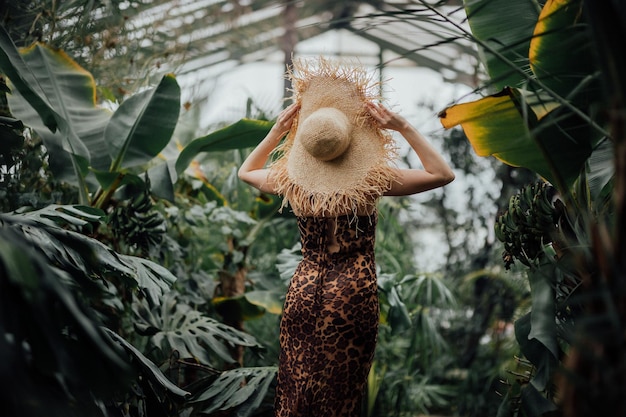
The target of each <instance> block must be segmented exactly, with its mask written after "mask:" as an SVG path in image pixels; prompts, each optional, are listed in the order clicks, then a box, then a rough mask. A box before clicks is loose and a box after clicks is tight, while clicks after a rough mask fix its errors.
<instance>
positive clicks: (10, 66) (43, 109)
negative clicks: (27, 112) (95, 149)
mask: <svg viewBox="0 0 626 417" xmlns="http://www.w3.org/2000/svg"><path fill="white" fill-rule="evenodd" d="M0 71H1V72H2V73H4V74H5V75H6V76H7V77H8V78H9V79H10V80H11V81H12V84H13V85H14V86H15V88H16V89H17V90H18V91H19V92H20V94H21V95H22V96H23V97H24V98H25V99H26V100H27V101H28V102H29V103H30V105H31V106H33V108H34V109H35V111H36V112H37V114H38V115H39V117H41V120H42V122H43V124H44V125H45V126H46V127H47V128H48V129H50V131H51V132H53V133H54V132H55V131H56V130H57V126H58V119H59V115H58V114H57V113H56V112H55V111H54V110H53V109H52V108H51V107H50V104H49V103H48V102H47V101H46V99H45V97H44V96H43V92H42V91H41V88H40V87H39V83H38V81H37V79H36V77H35V76H34V75H33V73H32V72H31V70H30V68H29V67H28V66H27V65H26V63H25V62H24V60H23V59H22V57H21V56H20V54H19V52H18V50H17V48H16V46H15V44H14V43H13V40H12V39H11V37H10V36H9V34H8V33H7V31H6V29H5V28H4V26H3V25H0Z"/></svg>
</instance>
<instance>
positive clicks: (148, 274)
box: [0, 206, 176, 303]
mask: <svg viewBox="0 0 626 417" xmlns="http://www.w3.org/2000/svg"><path fill="white" fill-rule="evenodd" d="M102 214H103V212H101V211H100V210H97V209H93V208H90V207H85V208H83V207H81V206H52V207H47V208H44V209H41V210H37V211H33V212H28V213H23V214H2V215H0V222H2V223H3V224H5V225H6V226H10V227H12V228H13V229H15V230H16V231H18V232H19V233H21V234H22V235H23V236H24V238H25V239H27V240H28V241H30V242H31V244H32V247H33V250H36V251H37V252H39V253H40V254H42V255H43V256H44V257H46V258H47V259H48V260H49V261H50V262H51V263H53V264H54V265H56V266H57V267H59V268H61V269H63V270H66V271H76V274H75V275H76V276H77V277H79V278H82V279H84V280H92V281H94V280H96V278H99V279H104V280H106V279H107V277H109V276H110V275H114V276H116V277H117V278H119V279H121V280H122V281H123V282H124V283H125V285H127V286H128V287H129V288H132V289H135V288H136V289H139V290H141V291H144V292H145V293H146V294H148V295H149V296H150V298H151V300H152V301H153V302H154V303H158V302H159V300H160V298H161V297H162V296H163V294H164V293H165V292H167V291H169V289H170V287H171V286H172V284H173V283H174V282H175V281H176V277H175V276H174V275H173V274H172V273H171V272H169V271H168V270H167V269H166V268H163V267H162V266H160V265H158V264H156V263H154V262H152V261H149V260H146V259H143V258H138V257H134V256H128V255H121V254H118V253H116V252H115V251H113V250H112V249H110V248H109V247H107V246H106V245H104V244H103V243H101V242H99V241H98V240H96V239H93V238H90V237H88V236H85V235H83V234H81V233H78V232H75V231H72V230H67V229H65V228H62V227H60V226H59V224H62V225H63V226H65V227H67V226H68V225H71V226H72V227H81V228H85V227H88V229H87V230H90V229H91V228H93V225H94V223H97V222H98V221H100V220H101V219H102V218H103V216H102Z"/></svg>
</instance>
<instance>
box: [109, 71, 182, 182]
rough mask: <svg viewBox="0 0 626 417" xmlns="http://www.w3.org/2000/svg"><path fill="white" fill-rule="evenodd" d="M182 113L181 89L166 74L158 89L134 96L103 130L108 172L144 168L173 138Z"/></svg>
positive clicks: (119, 109)
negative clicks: (109, 159)
mask: <svg viewBox="0 0 626 417" xmlns="http://www.w3.org/2000/svg"><path fill="white" fill-rule="evenodd" d="M179 112H180V87H179V86H178V83H177V82H176V78H174V76H173V75H171V74H169V75H165V76H164V77H163V78H162V79H161V82H160V83H159V85H158V86H157V87H156V88H151V89H148V90H146V91H143V92H141V93H138V94H135V95H133V96H132V97H130V98H129V99H127V100H125V101H124V102H123V103H122V104H121V105H120V107H119V108H118V109H117V110H116V111H115V113H114V114H113V116H112V117H111V119H110V121H109V123H108V124H107V126H106V129H105V131H104V143H106V145H107V151H108V154H109V156H110V158H111V161H112V162H111V167H110V169H109V171H112V172H116V171H119V170H120V169H122V168H132V167H136V166H140V165H143V164H145V163H147V162H149V161H150V160H152V159H153V158H154V157H155V156H157V155H158V154H159V152H161V151H162V150H163V148H165V146H166V145H167V144H168V142H169V141H170V139H171V138H172V133H174V129H175V128H176V123H177V121H178V115H179Z"/></svg>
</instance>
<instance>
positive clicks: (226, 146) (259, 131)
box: [176, 119, 274, 174]
mask: <svg viewBox="0 0 626 417" xmlns="http://www.w3.org/2000/svg"><path fill="white" fill-rule="evenodd" d="M273 125H274V123H273V122H267V121H263V120H252V119H241V120H239V121H238V122H236V123H235V124H232V125H230V126H227V127H225V128H223V129H220V130H218V131H216V132H213V133H210V134H208V135H206V136H203V137H201V138H198V139H194V140H193V141H192V142H191V143H189V145H187V146H186V147H185V149H183V151H182V152H181V153H180V155H179V156H178V159H177V160H176V172H177V173H179V174H180V173H181V172H183V171H184V170H185V169H187V167H188V166H189V164H190V163H191V161H192V160H193V159H194V158H195V157H196V156H197V155H198V154H199V153H200V152H216V151H226V150H231V149H244V148H251V147H254V146H256V145H258V144H259V142H261V140H263V138H264V137H265V136H266V135H267V133H268V132H269V131H270V129H271V128H272V126H273Z"/></svg>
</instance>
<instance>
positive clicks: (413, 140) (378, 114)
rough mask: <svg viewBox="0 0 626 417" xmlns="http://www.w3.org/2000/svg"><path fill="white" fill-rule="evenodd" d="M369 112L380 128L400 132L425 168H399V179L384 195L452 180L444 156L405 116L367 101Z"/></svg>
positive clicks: (422, 189)
mask: <svg viewBox="0 0 626 417" xmlns="http://www.w3.org/2000/svg"><path fill="white" fill-rule="evenodd" d="M367 107H368V110H369V112H370V114H371V115H372V116H373V117H374V119H376V120H377V121H378V123H379V124H380V127H382V128H383V129H390V130H395V131H397V132H399V133H400V134H401V135H402V136H403V137H404V138H405V139H406V141H407V142H408V143H409V145H410V146H411V148H412V149H413V150H414V151H415V153H417V156H418V157H419V159H420V161H421V162H422V165H423V166H424V169H398V179H397V181H396V182H394V183H393V185H392V186H391V189H389V190H388V191H387V192H386V193H385V195H396V196H399V195H410V194H416V193H420V192H422V191H427V190H432V189H433V188H438V187H442V186H444V185H446V184H448V183H450V182H452V181H453V180H454V172H453V171H452V169H451V168H450V166H449V165H448V163H447V162H446V161H445V160H444V159H443V157H442V156H441V155H440V154H439V152H437V150H435V148H434V147H433V146H432V145H431V144H430V143H428V141H427V140H426V138H425V137H424V136H422V134H421V133H419V132H418V131H417V129H415V128H414V127H413V126H412V125H411V124H410V123H409V122H408V121H407V120H406V119H405V118H404V117H402V116H400V115H399V114H397V113H394V112H392V111H390V110H389V109H387V108H386V107H385V106H383V105H380V104H374V103H371V102H368V103H367Z"/></svg>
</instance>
